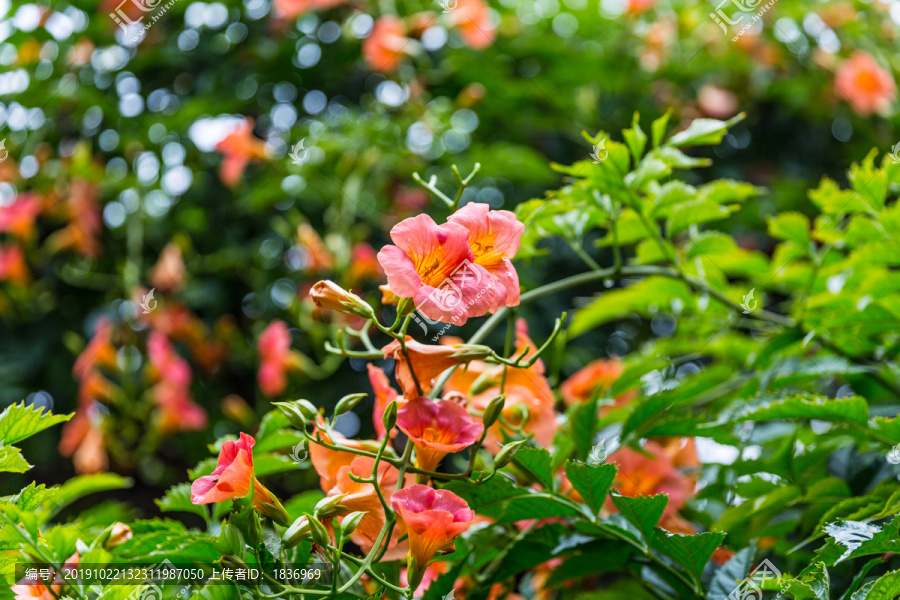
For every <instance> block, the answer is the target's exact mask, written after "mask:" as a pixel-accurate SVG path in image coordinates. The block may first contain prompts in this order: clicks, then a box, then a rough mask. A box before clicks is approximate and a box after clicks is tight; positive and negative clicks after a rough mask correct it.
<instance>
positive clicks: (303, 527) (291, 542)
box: [282, 515, 312, 548]
mask: <svg viewBox="0 0 900 600" xmlns="http://www.w3.org/2000/svg"><path fill="white" fill-rule="evenodd" d="M310 537H312V527H311V526H310V524H309V517H307V516H306V515H304V516H302V517H300V518H299V519H297V520H296V521H294V522H293V523H292V524H291V526H290V527H288V530H287V531H285V532H284V537H283V538H282V539H283V540H284V545H285V547H286V548H293V547H294V546H296V545H297V544H299V543H300V542H302V541H303V540H306V539H309V538H310Z"/></svg>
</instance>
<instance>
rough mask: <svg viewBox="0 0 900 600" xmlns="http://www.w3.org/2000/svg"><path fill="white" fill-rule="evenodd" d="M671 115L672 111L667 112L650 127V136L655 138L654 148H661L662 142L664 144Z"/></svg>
mask: <svg viewBox="0 0 900 600" xmlns="http://www.w3.org/2000/svg"><path fill="white" fill-rule="evenodd" d="M671 114H672V110H671V109H669V110H667V111H666V114H664V115H663V116H661V117H660V118H658V119H656V120H655V121H653V124H651V125H650V134H651V135H652V136H653V147H654V148H656V147H657V146H659V144H660V142H662V139H663V137H665V135H666V126H667V125H668V124H669V115H671Z"/></svg>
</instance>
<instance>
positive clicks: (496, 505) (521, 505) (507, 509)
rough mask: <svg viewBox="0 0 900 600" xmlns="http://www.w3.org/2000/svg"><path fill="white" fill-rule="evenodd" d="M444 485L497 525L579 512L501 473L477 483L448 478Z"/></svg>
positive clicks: (553, 497) (572, 514)
mask: <svg viewBox="0 0 900 600" xmlns="http://www.w3.org/2000/svg"><path fill="white" fill-rule="evenodd" d="M445 487H446V489H448V490H450V491H452V492H453V493H455V494H456V495H458V496H460V497H461V498H463V499H464V500H466V502H468V504H469V508H471V509H472V510H474V511H476V512H477V513H478V514H480V515H484V516H486V517H489V518H491V519H495V521H496V523H497V524H503V523H512V522H515V521H524V520H526V519H545V518H548V517H575V516H578V515H579V514H580V513H579V512H578V511H577V510H576V509H575V508H573V507H571V506H569V504H567V503H566V502H564V501H562V500H561V499H559V498H557V497H555V496H553V495H552V494H550V493H547V492H536V491H533V490H530V489H528V488H523V487H520V486H517V485H515V484H514V483H513V482H511V481H510V480H509V479H507V478H506V477H504V476H502V475H497V476H496V477H494V478H493V479H491V480H490V481H488V482H486V483H482V484H480V485H474V484H471V483H465V482H461V481H451V482H450V483H448V484H447V485H446V486H445Z"/></svg>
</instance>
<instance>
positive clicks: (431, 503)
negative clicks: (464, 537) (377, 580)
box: [391, 484, 475, 588]
mask: <svg viewBox="0 0 900 600" xmlns="http://www.w3.org/2000/svg"><path fill="white" fill-rule="evenodd" d="M391 504H392V505H393V506H394V510H396V511H397V515H398V516H399V517H400V520H401V521H402V522H403V523H404V524H405V525H406V529H407V531H408V533H409V557H410V560H409V561H408V564H407V576H408V577H409V580H410V581H409V584H410V586H411V587H413V588H416V587H418V585H419V583H420V582H421V581H422V576H423V575H424V572H425V567H426V566H427V565H428V563H429V561H430V560H431V559H432V558H433V557H434V555H435V554H437V553H438V552H446V551H448V550H451V549H452V548H453V541H454V540H455V539H456V538H457V536H459V534H461V533H462V532H463V531H465V530H466V529H468V528H469V525H471V524H472V519H474V518H475V513H474V512H473V511H472V510H470V509H469V505H468V504H466V501H465V500H463V499H462V498H460V497H459V496H457V495H456V494H454V493H453V492H451V491H450V490H433V489H431V488H430V487H426V486H424V485H419V484H416V485H413V486H410V487H408V488H406V489H402V490H400V491H398V492H394V495H393V496H392V497H391Z"/></svg>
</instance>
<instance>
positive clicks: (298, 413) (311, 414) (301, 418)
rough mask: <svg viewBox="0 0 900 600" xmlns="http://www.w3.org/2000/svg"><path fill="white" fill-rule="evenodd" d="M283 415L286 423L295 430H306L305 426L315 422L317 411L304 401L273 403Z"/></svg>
mask: <svg viewBox="0 0 900 600" xmlns="http://www.w3.org/2000/svg"><path fill="white" fill-rule="evenodd" d="M272 404H274V405H275V406H277V407H278V408H279V410H281V412H282V413H284V416H285V417H287V420H288V423H290V424H291V425H293V426H294V427H296V428H297V429H306V424H307V423H309V422H311V421H315V419H316V416H317V415H318V411H316V407H315V406H313V405H312V403H310V402H308V401H306V400H294V401H293V402H273V403H272Z"/></svg>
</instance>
